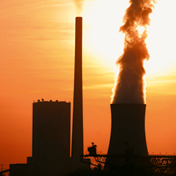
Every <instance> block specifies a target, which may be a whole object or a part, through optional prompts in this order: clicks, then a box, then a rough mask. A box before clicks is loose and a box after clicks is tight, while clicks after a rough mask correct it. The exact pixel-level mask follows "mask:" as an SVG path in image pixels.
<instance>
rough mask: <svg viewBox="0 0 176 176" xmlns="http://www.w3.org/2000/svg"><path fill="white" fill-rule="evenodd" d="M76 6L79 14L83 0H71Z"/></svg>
mask: <svg viewBox="0 0 176 176" xmlns="http://www.w3.org/2000/svg"><path fill="white" fill-rule="evenodd" d="M73 2H74V4H75V6H76V12H77V15H81V12H82V7H83V3H84V0H73Z"/></svg>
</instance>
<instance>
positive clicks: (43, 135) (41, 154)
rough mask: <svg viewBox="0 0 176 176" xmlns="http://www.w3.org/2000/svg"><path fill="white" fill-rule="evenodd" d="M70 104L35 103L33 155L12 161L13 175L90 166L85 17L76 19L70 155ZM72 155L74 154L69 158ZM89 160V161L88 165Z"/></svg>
mask: <svg viewBox="0 0 176 176" xmlns="http://www.w3.org/2000/svg"><path fill="white" fill-rule="evenodd" d="M70 109H71V103H70V102H65V101H58V100H56V101H52V100H50V101H44V99H42V100H38V102H34V103H33V131H32V132H33V133H32V157H28V158H27V164H10V176H16V175H24V176H27V175H33V176H48V175H50V176H55V175H60V176H62V175H64V174H67V173H69V172H72V171H75V170H77V169H79V168H89V167H90V166H89V159H83V160H82V161H85V162H86V164H84V163H83V162H81V161H80V157H81V155H83V154H84V153H83V98H82V17H76V19H75V75H74V96H73V120H72V121H73V125H72V148H71V154H70V141H71V138H70V127H71V123H70V122H71V118H70V114H71V112H70ZM70 155H71V157H70ZM87 163H88V164H87Z"/></svg>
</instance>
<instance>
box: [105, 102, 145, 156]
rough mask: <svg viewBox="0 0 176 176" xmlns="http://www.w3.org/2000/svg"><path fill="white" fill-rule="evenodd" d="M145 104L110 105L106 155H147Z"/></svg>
mask: <svg viewBox="0 0 176 176" xmlns="http://www.w3.org/2000/svg"><path fill="white" fill-rule="evenodd" d="M145 108H146V105H145V104H111V117H112V119H111V138H110V144H109V150H108V155H119V154H120V155H123V154H127V153H129V154H130V153H131V154H135V155H148V151H147V145H146V138H145Z"/></svg>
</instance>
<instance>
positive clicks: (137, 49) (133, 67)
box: [112, 0, 154, 104]
mask: <svg viewBox="0 0 176 176" xmlns="http://www.w3.org/2000/svg"><path fill="white" fill-rule="evenodd" d="M129 2H130V6H129V7H128V8H127V10H126V13H125V15H124V18H123V22H124V24H123V25H122V26H121V27H120V32H123V33H124V34H125V41H124V52H123V54H122V55H121V56H120V57H119V58H118V60H117V62H116V64H117V66H118V68H119V75H118V77H117V79H116V85H115V88H114V92H113V93H114V94H113V99H112V103H114V104H115V103H136V104H143V103H145V98H144V97H145V95H144V80H143V76H144V75H145V69H144V66H143V61H144V60H145V59H149V57H150V56H149V53H148V49H147V47H146V43H145V39H146V37H147V31H146V27H147V25H149V24H150V18H149V14H150V13H152V9H153V5H152V3H153V2H154V0H129ZM138 27H143V28H144V31H143V33H142V34H141V35H140V34H139V32H138Z"/></svg>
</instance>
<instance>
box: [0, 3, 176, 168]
mask: <svg viewBox="0 0 176 176" xmlns="http://www.w3.org/2000/svg"><path fill="white" fill-rule="evenodd" d="M175 5H176V2H175V0H159V1H158V2H157V4H156V5H155V10H154V11H153V13H152V14H151V16H150V17H151V26H150V27H148V38H147V41H146V42H147V47H148V49H149V54H150V56H151V57H150V60H149V61H148V62H147V63H145V68H146V73H147V74H146V76H145V80H146V102H147V109H146V138H147V145H148V150H149V153H151V154H152V153H153V152H154V153H155V154H157V153H163V154H166V152H167V154H173V153H176V140H175V138H176V130H175V129H176V108H175V104H176V71H175V70H176V52H175V50H176V48H175V46H176V45H175V41H176V33H175V31H176V24H175V16H176V11H175ZM127 6H128V0H110V1H108V0H85V3H84V5H83V11H82V15H83V17H84V32H83V35H84V36H83V40H84V41H83V48H84V52H83V59H84V60H83V79H84V80H83V86H84V92H83V97H84V146H85V149H84V150H85V151H86V150H87V146H88V145H91V142H95V144H96V145H97V146H98V148H97V150H98V152H99V153H100V152H101V153H106V152H107V149H108V145H109V137H110V125H111V114H110V97H111V95H112V88H113V87H114V79H115V77H114V74H115V61H116V59H117V58H118V57H119V56H120V55H121V53H122V51H123V37H124V35H123V34H121V33H119V32H118V30H119V27H120V26H121V25H122V18H123V15H124V13H125V9H126V7H127ZM75 16H76V8H75V5H74V3H73V1H72V0H57V1H56V0H1V1H0V24H1V25H0V63H1V64H0V67H1V68H0V82H1V87H0V139H1V143H0V163H4V164H5V167H6V168H8V164H9V163H22V162H26V157H27V156H31V154H32V103H33V101H37V100H38V99H41V98H44V99H45V100H53V101H54V100H57V99H58V100H59V101H70V102H71V103H72V102H73V96H72V95H73V65H74V20H75Z"/></svg>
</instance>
